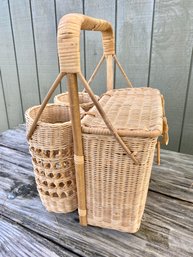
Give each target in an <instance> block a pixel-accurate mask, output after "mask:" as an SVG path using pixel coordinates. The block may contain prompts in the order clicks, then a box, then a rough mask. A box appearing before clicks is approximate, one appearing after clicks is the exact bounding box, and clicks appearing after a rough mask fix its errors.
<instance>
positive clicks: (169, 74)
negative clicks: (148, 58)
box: [150, 0, 193, 151]
mask: <svg viewBox="0 0 193 257" xmlns="http://www.w3.org/2000/svg"><path fill="white" fill-rule="evenodd" d="M192 40H193V1H189V0H188V1H181V0H176V1H160V0H157V1H156V4H155V20H154V30H153V42H152V62H151V70H150V71H151V72H150V86H152V87H156V88H159V89H160V90H161V92H162V93H163V94H164V96H165V102H166V113H167V116H168V124H169V127H170V142H169V149H171V150H175V151H178V147H179V140H180V134H181V127H182V121H183V112H184V105H185V95H186V89H187V82H188V73H189V65H190V57H191V51H192Z"/></svg>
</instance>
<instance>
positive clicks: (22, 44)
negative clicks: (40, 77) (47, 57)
mask: <svg viewBox="0 0 193 257" xmlns="http://www.w3.org/2000/svg"><path fill="white" fill-rule="evenodd" d="M10 10H11V17H12V22H13V33H14V39H15V48H16V55H17V64H18V72H19V78H20V87H21V96H22V102H23V109H24V111H25V110H26V109H27V108H28V107H31V106H33V105H37V104H39V103H40V98H39V88H38V81H37V70H36V60H35V52H34V42H33V32H32V24H31V13H30V5H29V1H28V0H21V1H14V0H10Z"/></svg>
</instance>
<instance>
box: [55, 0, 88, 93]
mask: <svg viewBox="0 0 193 257" xmlns="http://www.w3.org/2000/svg"><path fill="white" fill-rule="evenodd" d="M68 13H83V1H81V0H65V1H64V0H56V14H57V15H56V16H57V17H56V18H57V25H58V23H59V20H60V18H62V16H64V15H65V14H68ZM80 57H81V69H82V71H83V73H84V66H85V60H84V37H83V32H82V33H81V38H80ZM61 85H62V92H65V91H67V80H66V78H64V79H63V80H62V83H61ZM79 90H80V91H82V90H83V88H82V87H81V86H80V85H79Z"/></svg>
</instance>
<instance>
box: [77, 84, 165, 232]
mask: <svg viewBox="0 0 193 257" xmlns="http://www.w3.org/2000/svg"><path fill="white" fill-rule="evenodd" d="M99 102H100V104H101V106H102V107H103V109H104V111H105V112H106V114H107V116H108V118H109V119H110V120H111V122H112V124H113V126H114V127H115V128H116V129H117V131H118V132H119V133H120V134H121V135H122V136H123V138H122V139H123V140H124V143H125V144H126V145H127V146H129V147H130V149H131V150H132V152H133V153H134V155H135V156H136V158H137V160H138V161H139V164H138V165H136V164H134V162H133V161H132V160H131V159H130V158H129V157H128V156H127V155H126V154H125V152H124V151H123V149H122V148H121V147H120V145H119V144H118V143H117V141H116V140H115V139H114V137H112V135H111V134H110V132H109V130H108V129H107V128H106V125H105V123H104V121H103V119H102V118H101V116H100V115H99V113H98V111H97V110H96V107H93V108H92V109H91V112H92V113H94V114H95V116H90V115H86V116H85V117H84V118H83V120H82V135H83V146H84V158H85V162H84V163H85V166H84V167H85V183H86V203H87V222H88V224H91V225H95V226H100V227H105V228H111V229H117V230H120V231H124V232H130V233H134V232H136V231H137V230H138V229H139V227H140V223H141V218H142V215H143V212H144V208H145V202H146V197H147V191H148V185H149V179H150V174H151V169H152V162H153V157H154V151H155V146H156V143H157V137H158V136H160V135H161V134H162V129H163V109H162V100H161V94H160V92H159V91H158V90H157V89H151V88H131V89H129V88H128V89H120V90H112V91H108V92H107V93H106V94H104V96H103V97H102V98H101V100H100V101H99Z"/></svg>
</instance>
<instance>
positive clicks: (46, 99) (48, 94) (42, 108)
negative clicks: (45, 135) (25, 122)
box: [27, 72, 66, 140]
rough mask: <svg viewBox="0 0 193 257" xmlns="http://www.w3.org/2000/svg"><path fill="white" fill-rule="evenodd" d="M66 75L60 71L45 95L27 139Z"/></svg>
mask: <svg viewBox="0 0 193 257" xmlns="http://www.w3.org/2000/svg"><path fill="white" fill-rule="evenodd" d="M65 75H66V73H64V72H60V73H59V74H58V76H57V78H56V79H55V81H54V83H53V84H52V86H51V88H50V90H49V91H48V93H47V95H46V96H45V98H44V100H43V102H42V104H41V107H40V109H39V111H38V113H37V115H36V117H35V119H34V121H33V123H32V126H31V127H30V129H29V132H28V134H27V140H30V138H31V137H32V135H33V133H34V130H35V128H36V125H37V123H38V120H39V118H40V116H41V114H42V112H43V110H44V108H45V106H46V104H47V103H48V101H49V100H50V98H51V96H52V94H53V93H54V91H55V90H56V88H57V87H58V85H59V83H60V82H61V80H62V78H63V77H64V76H65Z"/></svg>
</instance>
